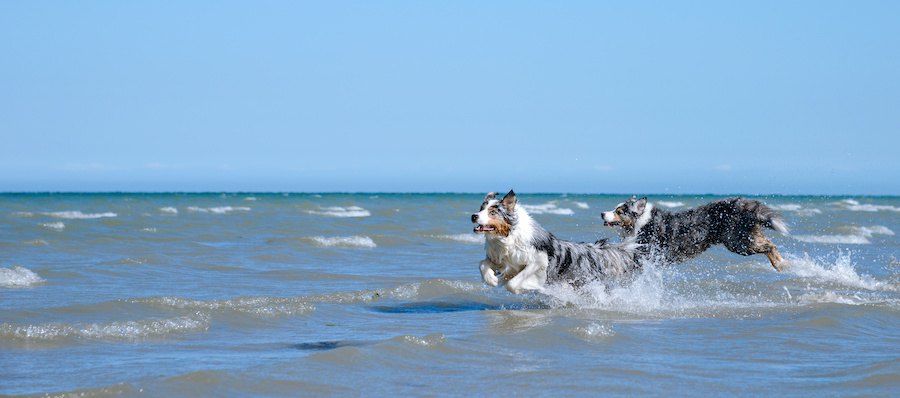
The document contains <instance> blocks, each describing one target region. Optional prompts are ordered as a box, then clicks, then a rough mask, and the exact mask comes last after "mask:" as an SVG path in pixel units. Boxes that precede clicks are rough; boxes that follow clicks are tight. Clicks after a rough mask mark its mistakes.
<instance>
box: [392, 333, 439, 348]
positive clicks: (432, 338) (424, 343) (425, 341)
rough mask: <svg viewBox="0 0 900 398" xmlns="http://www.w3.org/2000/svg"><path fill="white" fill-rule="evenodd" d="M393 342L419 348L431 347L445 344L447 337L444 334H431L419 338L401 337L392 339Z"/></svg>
mask: <svg viewBox="0 0 900 398" xmlns="http://www.w3.org/2000/svg"><path fill="white" fill-rule="evenodd" d="M391 340H393V341H397V342H400V343H403V344H411V345H414V346H419V347H431V346H436V345H440V344H443V343H444V341H446V340H447V337H446V336H444V335H443V334H440V333H437V334H430V335H428V336H423V337H417V336H400V337H396V338H393V339H391Z"/></svg>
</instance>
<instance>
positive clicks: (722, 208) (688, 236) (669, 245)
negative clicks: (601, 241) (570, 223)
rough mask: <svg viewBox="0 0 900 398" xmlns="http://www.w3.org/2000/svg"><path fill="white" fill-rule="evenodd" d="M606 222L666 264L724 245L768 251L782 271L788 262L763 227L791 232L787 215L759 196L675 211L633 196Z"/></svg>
mask: <svg viewBox="0 0 900 398" xmlns="http://www.w3.org/2000/svg"><path fill="white" fill-rule="evenodd" d="M603 221H604V224H605V225H607V226H613V227H617V228H619V230H620V233H621V234H622V236H623V237H625V238H626V239H636V240H637V242H638V243H641V244H642V245H643V246H642V249H641V252H642V257H647V256H652V257H654V259H661V260H662V261H664V262H666V263H679V262H683V261H686V260H688V259H691V258H694V257H696V256H698V255H700V254H701V253H703V252H704V251H706V249H708V248H709V247H710V246H712V245H716V244H722V245H723V246H725V248H726V249H728V250H730V251H731V252H733V253H737V254H740V255H744V256H749V255H753V254H765V255H766V257H768V259H769V262H770V263H771V264H772V267H773V268H775V270H776V271H781V270H782V269H783V268H784V266H785V262H784V259H783V258H782V257H781V254H780V253H778V248H777V247H775V244H773V243H772V241H770V240H769V239H768V238H767V237H766V236H765V235H764V234H763V228H769V229H773V230H776V231H779V232H781V233H783V234H787V233H788V229H787V226H786V225H785V223H784V219H783V218H782V217H781V215H780V214H778V212H776V211H775V210H773V209H772V208H770V207H768V206H766V205H764V204H762V203H760V202H759V201H756V200H748V199H743V198H728V199H723V200H718V201H715V202H711V203H707V204H704V205H702V206H699V207H696V208H693V209H690V210H686V211H682V212H677V213H673V212H668V211H665V210H660V209H656V208H654V207H653V205H652V204H651V203H648V202H647V198H641V199H637V198H635V197H632V198H631V199H629V200H627V201H625V202H624V203H620V204H619V205H617V206H616V208H615V209H614V210H613V211H607V212H604V213H603Z"/></svg>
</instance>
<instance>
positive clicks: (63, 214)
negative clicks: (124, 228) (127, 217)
mask: <svg viewBox="0 0 900 398" xmlns="http://www.w3.org/2000/svg"><path fill="white" fill-rule="evenodd" d="M44 215H47V216H51V217H56V218H64V219H71V220H84V219H92V218H104V217H118V216H119V215H118V214H116V213H113V212H105V213H82V212H80V211H78V210H74V211H55V212H50V213H44Z"/></svg>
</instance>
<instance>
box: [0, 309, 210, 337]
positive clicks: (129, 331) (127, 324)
mask: <svg viewBox="0 0 900 398" xmlns="http://www.w3.org/2000/svg"><path fill="white" fill-rule="evenodd" d="M208 328H209V317H207V316H203V315H202V314H197V315H194V316H181V317H176V318H165V319H145V320H138V321H116V322H105V323H85V324H80V323H76V324H62V323H48V324H43V325H14V324H9V323H2V324H0V336H4V337H10V338H16V339H21V340H26V341H53V340H59V339H89V340H139V339H145V338H153V337H164V336H167V335H170V334H176V333H190V332H199V331H205V330H206V329H208Z"/></svg>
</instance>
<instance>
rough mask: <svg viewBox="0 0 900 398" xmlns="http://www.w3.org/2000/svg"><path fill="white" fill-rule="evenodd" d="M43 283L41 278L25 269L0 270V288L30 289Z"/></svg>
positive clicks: (17, 267)
mask: <svg viewBox="0 0 900 398" xmlns="http://www.w3.org/2000/svg"><path fill="white" fill-rule="evenodd" d="M43 282H44V279H43V278H41V277H40V276H38V274H35V273H34V272H33V271H31V270H30V269H28V268H25V267H20V266H18V265H17V266H15V267H12V268H0V287H31V286H34V285H37V284H38V283H43Z"/></svg>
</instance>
